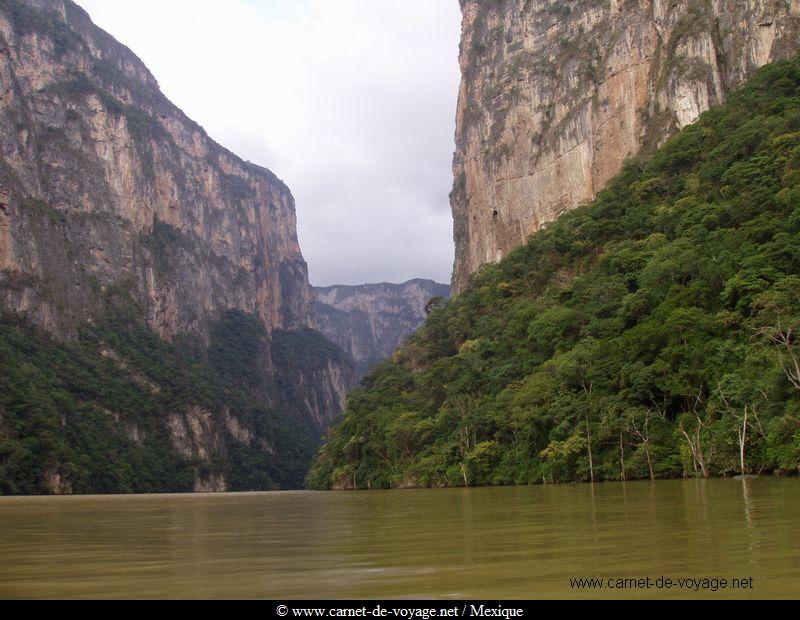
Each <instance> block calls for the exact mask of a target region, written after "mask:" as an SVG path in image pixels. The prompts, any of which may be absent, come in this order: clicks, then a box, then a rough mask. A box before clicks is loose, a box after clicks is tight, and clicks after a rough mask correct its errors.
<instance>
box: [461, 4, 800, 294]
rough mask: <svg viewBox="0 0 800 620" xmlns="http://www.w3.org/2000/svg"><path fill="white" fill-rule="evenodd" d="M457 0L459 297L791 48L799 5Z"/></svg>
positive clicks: (798, 46) (799, 15)
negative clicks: (480, 274)
mask: <svg viewBox="0 0 800 620" xmlns="http://www.w3.org/2000/svg"><path fill="white" fill-rule="evenodd" d="M460 1H461V8H462V12H463V33H462V41H461V51H460V65H461V71H462V83H461V89H460V93H459V103H458V117H457V130H456V155H455V160H454V166H453V168H454V176H455V184H454V189H453V193H452V195H451V202H452V209H453V217H454V236H455V242H456V260H455V268H454V274H453V285H454V292H455V293H458V292H460V291H461V290H463V289H464V287H465V286H466V284H467V282H468V279H469V275H470V274H471V273H473V272H474V271H476V270H477V269H479V268H480V267H481V266H482V265H484V264H487V263H493V262H496V261H498V260H500V259H501V258H502V257H503V256H505V255H506V254H508V252H510V251H511V250H512V249H513V248H515V247H517V246H518V245H520V244H522V243H524V242H525V241H526V240H527V238H528V236H529V235H530V234H532V233H533V232H535V231H537V230H539V229H540V228H541V227H543V226H545V225H546V224H547V223H548V222H551V221H553V220H554V219H556V218H557V217H558V216H559V215H560V214H562V213H563V212H565V211H567V210H569V209H572V208H574V207H576V206H579V205H580V204H582V203H584V202H587V201H589V200H591V199H592V198H593V197H594V196H595V195H596V194H597V193H598V192H599V191H600V190H601V189H602V188H603V186H604V185H605V184H606V182H607V181H608V180H609V179H610V178H611V177H612V176H614V175H615V174H616V173H617V172H618V171H619V170H620V168H621V166H622V164H623V162H624V161H625V160H626V159H628V158H631V157H633V156H636V155H637V154H639V153H640V152H642V153H650V152H652V151H653V150H654V149H655V148H657V147H658V146H659V145H661V144H663V142H664V141H665V140H666V139H667V138H668V137H669V136H671V135H673V134H674V133H675V132H676V131H677V130H679V129H680V128H682V127H684V126H686V125H687V124H690V123H693V122H694V121H696V120H697V118H698V117H699V115H700V114H701V113H702V112H704V111H705V110H707V109H709V107H711V106H714V105H716V104H719V103H721V102H723V101H724V100H725V97H726V95H727V94H728V93H729V92H730V91H732V90H733V89H735V88H737V87H738V86H740V85H741V84H742V83H743V82H745V81H746V80H747V79H748V78H749V77H750V76H752V75H753V73H754V71H755V70H756V69H757V68H758V67H761V66H762V65H764V64H767V63H769V62H771V61H773V60H776V59H779V58H788V57H792V56H794V55H795V54H796V53H797V51H798V49H800V44H799V42H798V33H800V0H581V1H574V2H564V1H562V0H460Z"/></svg>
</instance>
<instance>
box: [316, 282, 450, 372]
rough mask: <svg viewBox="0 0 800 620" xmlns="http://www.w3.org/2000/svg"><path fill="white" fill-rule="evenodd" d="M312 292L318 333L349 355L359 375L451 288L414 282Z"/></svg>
mask: <svg viewBox="0 0 800 620" xmlns="http://www.w3.org/2000/svg"><path fill="white" fill-rule="evenodd" d="M314 294H315V295H316V312H317V322H318V327H319V330H320V331H321V332H322V333H323V334H324V335H325V336H327V337H328V338H329V339H330V340H332V341H333V342H335V343H336V344H338V345H339V346H340V347H341V348H342V349H344V350H345V351H346V352H347V353H349V354H350V356H351V357H352V359H353V361H354V362H355V366H356V371H357V373H358V375H359V376H363V375H364V374H366V373H367V372H368V371H369V370H370V369H371V368H372V367H373V366H375V365H377V364H379V363H380V362H382V361H384V360H386V359H388V358H389V357H391V355H392V354H393V353H394V352H395V351H396V350H397V349H398V348H399V347H400V345H401V344H402V343H403V340H404V339H405V337H406V336H408V335H409V334H411V333H413V332H414V331H416V330H417V329H418V328H419V327H420V326H421V325H422V324H423V323H424V322H425V319H426V317H427V312H426V305H427V304H428V302H429V301H430V300H431V299H432V298H434V297H442V298H449V297H450V286H449V285H447V284H439V283H438V282H434V281H433V280H424V279H414V280H409V281H408V282H405V283H403V284H390V283H387V282H382V283H379V284H362V285H356V286H349V285H335V286H328V287H323V288H314Z"/></svg>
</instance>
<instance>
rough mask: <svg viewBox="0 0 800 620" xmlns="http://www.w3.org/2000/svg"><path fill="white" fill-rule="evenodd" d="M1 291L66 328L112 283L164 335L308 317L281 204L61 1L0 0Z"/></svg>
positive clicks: (292, 323)
mask: <svg viewBox="0 0 800 620" xmlns="http://www.w3.org/2000/svg"><path fill="white" fill-rule="evenodd" d="M0 134H1V135H2V137H3V139H2V145H1V146H0V149H1V150H0V184H3V185H4V186H5V187H6V190H7V193H8V194H9V200H8V204H7V205H6V206H5V207H3V208H2V209H3V215H2V218H3V221H2V223H1V224H0V226H2V231H3V232H2V233H0V235H2V237H0V239H1V240H0V271H2V273H3V276H2V278H3V280H2V282H1V283H0V296H1V297H0V298H2V300H3V302H4V305H5V306H6V307H8V308H11V309H14V310H18V311H23V312H25V313H26V314H28V315H30V316H33V317H35V319H36V321H37V322H38V323H39V324H41V325H43V326H45V327H47V328H48V329H50V330H51V331H52V332H54V333H56V334H58V335H62V336H70V335H71V334H72V333H73V332H74V328H75V325H76V324H77V323H78V322H79V321H81V320H85V319H87V318H91V317H92V316H93V315H94V314H95V313H96V311H97V303H98V301H97V295H96V294H95V291H96V290H97V289H100V290H103V289H104V288H106V287H109V286H112V285H120V283H125V285H126V286H127V287H129V288H130V290H131V292H132V294H133V295H134V297H135V298H136V299H138V300H139V301H140V302H141V304H142V306H143V307H144V308H145V309H146V318H147V321H148V323H149V324H150V326H151V327H152V328H153V329H155V330H156V331H157V332H158V333H159V334H161V335H162V336H164V337H166V338H171V337H172V336H174V335H176V334H178V333H185V332H194V333H202V332H203V331H204V330H205V329H206V328H205V326H206V325H207V324H208V321H209V320H210V319H213V318H215V317H217V316H219V314H220V312H221V311H223V310H226V309H231V308H236V309H240V310H243V311H245V312H249V313H253V314H256V315H258V316H259V317H261V319H262V321H263V323H264V325H265V326H266V327H267V328H268V329H269V330H272V329H294V328H297V327H299V326H301V325H304V324H306V323H308V322H309V316H310V311H311V308H310V289H309V287H308V279H307V270H306V265H305V262H304V260H303V256H302V254H301V253H300V248H299V245H298V242H297V234H296V221H295V210H294V201H293V198H292V195H291V193H290V192H289V190H288V188H287V187H286V186H285V185H284V184H283V183H282V182H281V181H280V180H279V179H277V178H276V177H275V175H273V174H272V173H271V172H269V171H268V170H265V169H263V168H259V167H258V166H255V165H252V164H249V163H246V162H244V161H242V160H240V159H239V158H237V157H236V156H234V155H233V154H231V153H230V152H228V151H226V150H225V149H224V148H222V147H221V146H219V145H218V144H216V143H215V142H213V141H212V140H211V139H209V137H208V136H207V135H206V133H205V132H204V131H203V129H202V128H201V127H200V126H198V125H197V124H196V123H194V122H192V121H191V120H190V119H188V118H187V117H186V116H185V115H184V114H183V113H182V112H181V111H180V110H179V109H178V108H176V107H175V106H174V105H172V104H171V103H170V102H169V101H168V100H167V99H166V98H165V97H164V96H163V94H162V93H161V92H160V90H159V88H158V84H157V83H156V81H155V79H154V78H153V76H152V75H151V74H150V72H149V71H148V70H147V68H146V67H145V66H144V65H143V64H142V63H141V62H140V61H139V59H138V58H137V57H136V56H135V55H134V54H133V53H131V52H130V51H129V50H128V49H126V48H125V47H123V46H122V45H120V44H118V43H117V42H116V41H114V40H113V39H112V38H111V37H109V36H108V35H107V34H105V33H104V32H103V31H101V30H100V29H98V28H96V27H95V26H94V25H93V24H92V22H91V21H90V20H89V17H88V16H87V15H86V14H85V13H84V12H83V11H82V10H81V9H80V8H79V7H77V6H76V5H75V4H73V3H72V2H70V1H69V0H25V1H22V0H3V1H2V2H0Z"/></svg>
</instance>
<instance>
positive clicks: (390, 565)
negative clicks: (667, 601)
mask: <svg viewBox="0 0 800 620" xmlns="http://www.w3.org/2000/svg"><path fill="white" fill-rule="evenodd" d="M0 557H2V562H0V597H2V598H158V599H161V598H266V599H287V600H290V599H298V598H359V599H371V598H372V599H374V598H484V599H506V598H522V599H526V598H561V597H567V598H608V597H615V596H625V597H630V598H640V597H641V598H647V597H656V598H668V597H680V598H692V597H695V596H699V597H704V598H731V597H733V598H748V597H758V598H764V597H768V598H772V597H797V596H798V595H800V480H797V479H757V480H746V481H742V480H688V481H663V482H656V483H654V484H651V483H649V482H636V483H627V484H601V485H594V486H590V485H570V486H548V487H517V488H490V489H452V490H419V491H386V492H371V493H370V492H363V493H307V492H297V493H291V492H290V493H254V494H240V495H236V494H230V495H202V496H201V495H183V496H182V495H164V496H124V497H123V496H108V497H36V498H0ZM648 577H649V578H650V579H651V582H652V583H653V586H652V587H650V588H645V587H641V588H632V587H629V588H627V589H619V588H615V589H610V588H609V587H608V580H609V579H612V580H616V579H622V578H638V579H646V578H648ZM661 577H666V578H672V579H678V578H681V579H683V578H697V579H699V578H709V579H711V578H726V579H728V580H731V583H732V579H734V578H736V579H740V580H741V581H740V582H739V583H738V585H744V586H748V585H751V586H752V587H745V588H737V589H733V588H726V589H718V590H717V591H716V592H715V591H713V590H709V589H705V590H702V589H701V590H699V591H698V592H697V593H695V591H694V590H692V589H691V588H687V587H677V588H676V587H673V588H672V589H664V588H661V589H659V588H657V587H655V585H656V583H657V580H658V579H659V578H661ZM751 577H752V581H748V580H749V579H750V578H751ZM576 578H602V579H603V580H604V587H603V589H601V590H597V589H594V590H587V589H576V588H573V587H571V585H570V579H576ZM615 584H616V585H625V584H624V583H623V582H615ZM661 584H662V585H664V582H663V580H662V582H661ZM713 584H714V582H707V583H706V584H705V585H706V586H709V587H713ZM628 585H632V582H628ZM642 585H644V584H642Z"/></svg>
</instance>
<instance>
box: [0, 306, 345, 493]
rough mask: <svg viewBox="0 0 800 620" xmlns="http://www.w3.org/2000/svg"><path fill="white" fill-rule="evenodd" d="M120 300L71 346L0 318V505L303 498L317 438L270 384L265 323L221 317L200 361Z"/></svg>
mask: <svg viewBox="0 0 800 620" xmlns="http://www.w3.org/2000/svg"><path fill="white" fill-rule="evenodd" d="M118 301H119V302H121V303H114V304H112V309H111V311H110V312H109V318H107V320H104V321H103V322H101V323H97V324H95V325H87V326H86V327H85V328H84V329H83V330H82V333H81V337H80V338H79V339H78V340H77V341H75V342H71V343H59V342H57V341H55V340H53V339H51V338H50V337H48V336H46V335H45V334H43V333H41V332H39V331H37V330H36V329H34V328H33V327H31V326H30V325H28V324H27V323H26V322H24V321H22V320H20V319H18V318H15V317H5V318H2V319H0V495H5V494H46V493H53V492H57V493H160V492H187V491H192V490H194V489H195V488H196V486H197V484H198V483H199V484H200V485H205V484H211V483H213V482H214V481H219V480H220V479H221V478H224V480H225V481H226V488H227V489H228V490H231V491H252V490H272V489H276V488H298V487H300V486H302V484H303V479H304V477H305V474H306V471H307V467H308V462H309V460H310V459H311V456H312V455H313V452H314V450H315V447H316V446H317V444H318V440H317V431H316V429H315V427H314V426H313V423H312V421H311V420H303V419H302V418H300V417H299V416H298V411H302V410H303V407H302V405H301V404H300V403H293V402H291V401H292V399H293V398H296V395H295V394H289V393H285V392H284V391H283V390H281V388H280V386H276V385H274V384H273V379H272V375H271V374H270V373H268V372H267V371H266V369H267V368H270V367H271V364H273V361H272V359H271V355H272V353H271V347H270V342H269V339H268V338H267V335H266V333H265V331H264V328H263V326H262V325H261V322H260V321H259V320H258V319H256V318H255V317H252V316H249V315H246V314H244V313H241V312H236V311H231V312H228V313H226V314H225V315H224V316H223V317H222V319H221V320H220V321H219V322H218V323H217V324H216V325H215V326H214V328H213V329H212V334H211V341H210V346H209V347H208V348H207V349H206V347H205V346H204V344H202V343H200V342H198V341H195V340H191V339H188V338H183V339H180V340H179V341H176V342H175V343H168V342H166V341H164V340H162V339H161V338H159V337H158V335H156V334H155V333H154V332H152V331H151V330H150V329H149V328H147V327H146V326H145V325H144V324H143V323H142V322H141V320H140V319H138V318H137V317H138V316H139V315H140V311H139V309H137V308H135V305H134V304H133V303H132V302H131V300H130V299H129V298H128V297H127V296H124V295H121V296H120V298H119V300H118ZM319 338H322V337H321V336H319ZM329 346H331V347H332V346H333V345H330V344H329ZM342 355H343V354H342ZM303 371H305V368H303ZM265 403H270V405H267V404H265ZM237 429H238V430H237ZM234 431H236V432H234ZM201 488H214V487H213V486H211V487H202V486H201Z"/></svg>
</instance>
